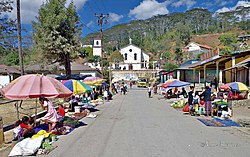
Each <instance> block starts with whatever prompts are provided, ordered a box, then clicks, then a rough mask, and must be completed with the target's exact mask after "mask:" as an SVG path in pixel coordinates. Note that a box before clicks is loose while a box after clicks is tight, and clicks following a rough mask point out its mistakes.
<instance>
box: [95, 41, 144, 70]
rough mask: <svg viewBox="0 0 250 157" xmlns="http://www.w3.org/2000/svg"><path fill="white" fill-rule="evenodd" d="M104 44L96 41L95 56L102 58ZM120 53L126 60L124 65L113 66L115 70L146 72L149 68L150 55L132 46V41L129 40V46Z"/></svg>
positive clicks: (122, 48) (121, 49)
mask: <svg viewBox="0 0 250 157" xmlns="http://www.w3.org/2000/svg"><path fill="white" fill-rule="evenodd" d="M101 44H102V42H101V39H100V38H95V39H94V44H93V55H95V56H102V45H101ZM119 52H120V53H121V55H122V56H123V58H124V62H123V63H119V65H118V66H117V65H116V66H115V64H112V68H113V69H119V70H144V69H148V68H149V55H148V54H147V53H146V52H144V51H143V50H142V49H141V48H140V47H138V46H136V45H134V44H132V39H131V38H130V39H129V44H128V45H126V46H124V47H121V48H120V50H119ZM115 67H116V68H115Z"/></svg>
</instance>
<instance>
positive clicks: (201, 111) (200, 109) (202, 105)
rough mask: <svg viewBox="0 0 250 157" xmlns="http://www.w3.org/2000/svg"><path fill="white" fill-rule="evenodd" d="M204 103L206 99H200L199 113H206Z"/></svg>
mask: <svg viewBox="0 0 250 157" xmlns="http://www.w3.org/2000/svg"><path fill="white" fill-rule="evenodd" d="M204 105H205V102H204V100H200V104H199V110H198V114H200V115H201V114H205V108H204Z"/></svg>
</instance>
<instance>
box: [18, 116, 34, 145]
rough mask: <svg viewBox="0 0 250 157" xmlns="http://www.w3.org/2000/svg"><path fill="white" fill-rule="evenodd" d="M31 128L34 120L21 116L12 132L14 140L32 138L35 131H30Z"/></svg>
mask: <svg viewBox="0 0 250 157" xmlns="http://www.w3.org/2000/svg"><path fill="white" fill-rule="evenodd" d="M33 126H34V120H32V119H30V118H29V117H27V116H23V117H22V118H21V119H20V120H18V121H17V122H16V123H15V128H14V130H13V134H14V140H19V139H20V138H21V137H24V138H27V137H32V135H34V134H35V131H33V130H32V128H33Z"/></svg>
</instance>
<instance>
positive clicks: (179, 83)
mask: <svg viewBox="0 0 250 157" xmlns="http://www.w3.org/2000/svg"><path fill="white" fill-rule="evenodd" d="M188 85H190V83H188V82H183V81H180V80H177V79H169V80H167V81H166V82H165V83H164V84H162V88H169V87H183V86H188Z"/></svg>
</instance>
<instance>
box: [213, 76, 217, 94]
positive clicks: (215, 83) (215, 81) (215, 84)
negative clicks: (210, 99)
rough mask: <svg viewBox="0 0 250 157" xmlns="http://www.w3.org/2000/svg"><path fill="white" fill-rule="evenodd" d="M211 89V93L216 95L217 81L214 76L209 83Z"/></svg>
mask: <svg viewBox="0 0 250 157" xmlns="http://www.w3.org/2000/svg"><path fill="white" fill-rule="evenodd" d="M211 87H212V92H213V93H216V92H217V89H218V81H217V78H216V76H214V77H213V80H212V81H211Z"/></svg>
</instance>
